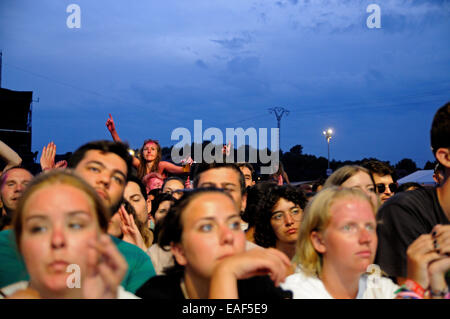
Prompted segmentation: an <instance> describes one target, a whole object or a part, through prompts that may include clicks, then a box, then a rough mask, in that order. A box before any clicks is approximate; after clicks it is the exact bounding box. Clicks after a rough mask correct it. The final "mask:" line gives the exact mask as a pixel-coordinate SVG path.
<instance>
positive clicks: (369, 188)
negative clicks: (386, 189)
mask: <svg viewBox="0 0 450 319" xmlns="http://www.w3.org/2000/svg"><path fill="white" fill-rule="evenodd" d="M341 186H343V187H346V188H359V189H361V190H362V191H363V192H364V193H366V194H367V196H369V197H370V199H371V200H372V203H373V204H374V206H375V207H378V198H377V194H376V193H375V186H374V185H373V182H372V179H371V178H370V176H369V174H367V173H366V172H362V171H359V172H358V173H356V174H355V175H353V176H352V177H350V178H349V179H347V180H346V181H345V182H344V183H342V185H341Z"/></svg>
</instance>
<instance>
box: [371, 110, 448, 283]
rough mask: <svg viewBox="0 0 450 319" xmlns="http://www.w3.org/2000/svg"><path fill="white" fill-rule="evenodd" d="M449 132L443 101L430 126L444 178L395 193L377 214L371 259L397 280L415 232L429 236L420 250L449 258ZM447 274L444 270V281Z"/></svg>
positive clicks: (404, 268)
mask: <svg viewBox="0 0 450 319" xmlns="http://www.w3.org/2000/svg"><path fill="white" fill-rule="evenodd" d="M449 136H450V103H447V104H445V105H444V106H442V107H441V108H440V109H439V110H438V111H437V112H436V114H435V116H434V119H433V122H432V126H431V149H432V151H433V154H434V156H435V157H436V159H437V161H438V162H439V163H441V165H442V166H443V167H444V181H443V182H442V184H441V185H438V186H437V187H434V188H425V189H418V190H414V191H410V192H402V193H398V194H397V195H396V196H395V197H393V198H391V199H390V200H388V201H387V202H386V203H385V204H384V205H383V206H382V207H381V208H380V210H379V212H378V214H377V219H378V221H379V224H378V226H377V234H378V249H377V257H376V259H375V263H376V264H378V265H379V266H380V267H381V269H382V270H383V271H385V272H386V273H387V274H388V275H389V276H391V277H393V278H394V279H396V280H397V282H398V283H400V284H401V283H403V281H404V279H405V277H407V275H408V274H407V260H408V259H407V249H408V246H409V245H411V243H412V242H413V241H415V240H416V239H417V238H418V237H419V236H421V235H424V236H432V239H433V244H432V245H431V246H430V247H422V248H423V249H425V251H424V252H423V253H426V254H425V255H424V256H433V254H436V253H437V254H439V255H440V259H439V260H441V259H446V258H450V240H449V239H450V178H448V177H449V176H450V138H449ZM432 246H434V247H432ZM427 258H428V257H427ZM430 260H431V259H430ZM449 261H450V260H449ZM449 277H450V274H448V273H447V284H448V283H449V281H450V278H449ZM424 289H427V287H424Z"/></svg>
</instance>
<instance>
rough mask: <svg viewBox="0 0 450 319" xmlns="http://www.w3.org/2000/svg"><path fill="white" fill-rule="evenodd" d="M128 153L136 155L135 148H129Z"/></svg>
mask: <svg viewBox="0 0 450 319" xmlns="http://www.w3.org/2000/svg"><path fill="white" fill-rule="evenodd" d="M128 153H129V154H130V155H131V156H134V154H135V153H134V150H132V149H131V148H130V149H128Z"/></svg>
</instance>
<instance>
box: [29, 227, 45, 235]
mask: <svg viewBox="0 0 450 319" xmlns="http://www.w3.org/2000/svg"><path fill="white" fill-rule="evenodd" d="M46 230H47V227H45V226H38V225H36V226H32V227H31V228H30V232H31V233H32V234H37V233H43V232H44V231H46Z"/></svg>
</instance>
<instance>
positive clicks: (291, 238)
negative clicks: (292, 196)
mask: <svg viewBox="0 0 450 319" xmlns="http://www.w3.org/2000/svg"><path fill="white" fill-rule="evenodd" d="M302 213H303V211H302V209H301V208H300V206H299V205H297V204H295V203H293V202H291V201H288V200H287V199H284V198H280V199H279V200H278V202H277V203H276V204H275V206H274V207H273V210H272V217H271V219H270V224H271V225H272V228H273V231H274V233H275V236H276V237H277V243H279V242H280V243H284V244H295V242H296V241H297V237H298V229H299V228H300V219H301V217H302Z"/></svg>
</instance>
